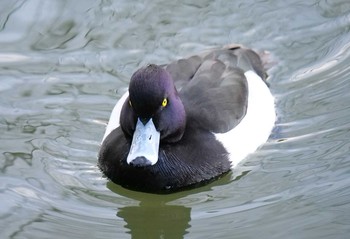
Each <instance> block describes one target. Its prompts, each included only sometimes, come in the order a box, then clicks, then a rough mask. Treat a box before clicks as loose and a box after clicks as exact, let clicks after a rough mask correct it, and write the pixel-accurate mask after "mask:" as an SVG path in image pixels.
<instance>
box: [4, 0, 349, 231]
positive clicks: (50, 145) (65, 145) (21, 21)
mask: <svg viewBox="0 0 350 239" xmlns="http://www.w3.org/2000/svg"><path fill="white" fill-rule="evenodd" d="M1 6H2V7H1V9H0V91H1V93H0V112H1V115H0V134H1V137H0V151H1V158H0V177H1V178H0V195H1V196H0V198H1V205H0V218H1V223H0V237H1V238H112V237H113V238H348V235H349V233H350V178H349V175H350V156H349V148H350V140H349V139H350V108H349V105H350V104H349V103H350V93H349V92H350V91H349V90H350V80H349V79H350V68H349V63H350V33H349V32H350V3H349V2H348V1H347V0H332V1H296V0H295V1H291V0H289V1H243V0H242V1H226V0H222V1H209V0H208V1H190V0H188V1H183V2H180V1H161V0H158V1H149V2H148V1H137V2H132V3H131V2H130V1H124V0H120V1H92V0H90V1H86V0H80V1H63V0H51V1H44V0H42V1H40V0H27V1H24V0H23V1H5V0H2V1H1ZM232 42H236V43H242V44H244V45H247V46H250V47H253V48H256V49H260V50H268V51H270V52H271V55H272V56H273V59H274V61H275V64H274V66H273V67H272V68H271V70H270V71H269V74H270V76H271V77H270V85H271V89H272V92H273V93H274V95H275V97H276V106H277V109H278V122H277V124H276V129H275V130H274V133H273V135H272V137H271V140H270V141H269V142H268V143H266V144H265V145H264V146H263V147H262V148H261V149H260V150H259V151H257V152H256V153H254V154H252V155H250V156H249V157H248V158H247V159H246V160H245V161H244V163H243V164H242V165H240V166H239V167H238V168H237V169H235V170H234V171H233V172H232V173H230V174H229V175H227V176H226V177H224V178H222V179H220V180H218V181H216V182H214V183H212V184H210V185H208V186H205V187H202V188H198V189H194V190H190V191H185V192H180V193H176V194H171V195H149V194H145V193H138V192H132V191H128V190H125V189H122V188H121V187H119V186H117V185H114V184H112V183H110V182H108V181H107V180H106V179H105V178H103V177H102V175H101V173H100V172H99V170H98V169H97V167H96V163H97V152H98V150H99V145H100V140H101V138H102V136H103V133H104V127H105V126H104V123H105V122H106V121H107V119H108V117H109V114H110V111H111V110H112V108H113V106H114V104H115V102H116V101H117V99H118V98H119V97H120V96H121V95H122V93H123V92H124V91H125V90H126V87H127V84H128V80H129V77H130V76H131V74H132V73H133V72H134V71H135V70H136V69H137V68H138V67H140V66H142V65H144V64H146V63H149V62H152V63H167V62H169V61H171V60H174V59H177V58H179V57H182V56H189V55H191V54H195V53H198V52H200V51H201V50H204V49H208V48H211V47H214V46H221V45H225V44H229V43H232Z"/></svg>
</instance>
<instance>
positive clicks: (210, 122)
mask: <svg viewBox="0 0 350 239" xmlns="http://www.w3.org/2000/svg"><path fill="white" fill-rule="evenodd" d="M260 55H261V54H260ZM260 55H259V54H258V53H257V52H256V51H254V50H252V49H249V48H246V47H244V46H242V45H237V44H231V45H229V46H225V47H221V48H215V49H211V50H207V51H204V52H202V53H200V54H198V55H194V56H190V57H187V58H182V59H178V60H175V61H173V62H171V63H169V64H164V65H156V64H148V65H146V66H143V67H141V68H140V69H138V70H137V71H136V72H135V73H134V74H133V75H132V76H131V79H130V82H129V88H128V91H126V92H125V94H124V95H123V96H122V97H121V98H120V99H119V101H118V102H117V103H116V105H115V107H114V108H113V110H112V113H111V116H110V119H109V121H108V124H107V127H106V131H105V134H104V136H103V139H102V143H101V147H100V151H99V154H98V167H99V168H100V170H101V171H102V173H103V174H104V175H105V176H106V177H107V178H108V179H109V180H111V181H112V182H113V183H115V184H118V185H120V186H122V187H124V188H127V189H130V190H134V191H141V192H146V193H157V194H158V193H172V192H176V191H180V190H185V189H189V188H193V187H198V186H200V185H204V184H207V183H209V182H212V181H213V180H216V179H218V178H220V177H222V176H223V175H225V174H227V173H228V172H230V171H231V170H232V169H234V168H235V167H236V166H237V165H238V164H239V163H240V162H241V161H242V160H243V159H244V158H246V157H247V156H248V155H249V154H251V153H253V152H255V151H256V150H257V149H258V148H259V147H260V146H261V145H262V144H264V143H265V142H266V141H267V140H268V138H269V136H270V134H271V132H272V129H273V127H274V124H275V120H276V112H275V103H274V97H273V95H272V93H271V91H270V88H269V84H268V83H267V73H266V69H265V64H264V62H263V59H262V57H261V56H260Z"/></svg>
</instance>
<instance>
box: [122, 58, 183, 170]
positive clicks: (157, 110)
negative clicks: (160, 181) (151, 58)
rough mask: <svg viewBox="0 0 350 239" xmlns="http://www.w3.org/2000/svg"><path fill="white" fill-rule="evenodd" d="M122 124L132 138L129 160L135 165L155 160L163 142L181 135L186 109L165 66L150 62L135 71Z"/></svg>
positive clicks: (129, 162)
mask: <svg viewBox="0 0 350 239" xmlns="http://www.w3.org/2000/svg"><path fill="white" fill-rule="evenodd" d="M120 126H121V128H122V130H123V132H124V134H125V136H126V137H127V138H129V139H130V140H132V142H131V147H130V151H129V153H128V157H127V163H128V164H129V165H132V166H136V167H145V166H150V165H154V164H156V163H157V161H158V152H159V146H160V143H175V142H177V141H178V140H180V139H181V137H182V135H183V133H184V130H185V126H186V114H185V109H184V106H183V104H182V102H181V100H180V98H179V96H178V93H177V90H176V88H175V86H174V82H173V80H172V77H171V75H170V74H169V73H168V72H167V71H166V70H165V69H163V68H162V67H160V66H157V65H153V64H151V65H148V66H146V67H144V68H141V69H139V70H138V71H136V72H135V73H134V74H133V75H132V77H131V80H130V84H129V98H128V99H127V100H126V101H125V103H124V105H123V108H122V111H121V115H120Z"/></svg>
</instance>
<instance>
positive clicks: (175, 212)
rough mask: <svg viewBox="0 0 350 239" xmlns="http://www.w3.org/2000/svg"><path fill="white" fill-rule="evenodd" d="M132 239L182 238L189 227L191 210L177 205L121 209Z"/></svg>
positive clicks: (121, 215) (120, 214)
mask: <svg viewBox="0 0 350 239" xmlns="http://www.w3.org/2000/svg"><path fill="white" fill-rule="evenodd" d="M117 216H119V217H121V218H124V220H125V222H126V223H127V225H126V228H128V229H130V233H131V235H132V238H133V239H138V238H140V239H141V238H142V239H144V238H183V236H184V235H185V234H186V233H187V229H188V228H189V227H190V224H189V222H190V220H191V208H188V207H184V206H177V205H165V204H163V205H158V206H156V205H142V204H140V206H134V207H124V208H121V209H120V211H119V212H118V213H117Z"/></svg>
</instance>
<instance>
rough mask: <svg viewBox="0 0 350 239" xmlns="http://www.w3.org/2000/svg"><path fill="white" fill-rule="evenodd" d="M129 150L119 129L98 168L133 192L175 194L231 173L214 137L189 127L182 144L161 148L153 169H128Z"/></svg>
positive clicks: (104, 148) (108, 142)
mask: <svg viewBox="0 0 350 239" xmlns="http://www.w3.org/2000/svg"><path fill="white" fill-rule="evenodd" d="M129 148H130V142H129V141H128V140H127V139H126V138H125V137H124V134H123V133H122V131H121V130H120V128H117V129H115V130H114V131H113V132H112V133H111V134H110V135H109V136H108V137H107V138H106V140H105V141H104V142H103V145H102V147H101V151H100V155H99V167H100V168H101V170H102V171H103V172H104V174H105V175H106V176H107V177H108V178H110V179H111V180H112V181H113V182H114V183H117V184H120V185H121V186H123V187H126V188H129V189H133V190H138V191H145V192H154V193H167V192H173V191H177V190H180V189H183V188H185V187H191V186H196V185H202V184H204V183H207V182H210V181H211V180H213V179H215V178H217V177H219V176H220V175H222V174H223V173H225V172H228V171H229V170H230V162H229V160H228V155H227V151H226V150H225V149H224V147H223V146H222V144H221V143H220V142H219V141H217V140H216V139H215V136H214V135H213V134H211V133H209V132H205V131H202V130H200V129H193V128H191V127H190V126H189V127H187V129H186V133H185V134H184V136H183V138H182V140H180V141H179V142H177V143H173V144H161V146H160V150H159V160H158V162H157V163H156V164H155V165H153V166H147V167H142V168H140V167H133V166H130V165H128V164H127V163H126V157H127V154H128V152H129Z"/></svg>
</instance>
